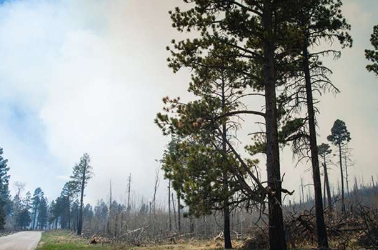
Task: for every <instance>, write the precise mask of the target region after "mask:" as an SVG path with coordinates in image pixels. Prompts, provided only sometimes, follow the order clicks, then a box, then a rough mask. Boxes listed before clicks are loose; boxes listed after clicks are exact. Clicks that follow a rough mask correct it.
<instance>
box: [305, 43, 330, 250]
mask: <svg viewBox="0 0 378 250" xmlns="http://www.w3.org/2000/svg"><path fill="white" fill-rule="evenodd" d="M303 66H304V73H305V81H306V96H307V98H306V99H307V100H306V101H307V113H308V121H309V131H310V151H311V163H312V177H313V181H314V194H315V213H316V227H317V234H318V235H317V238H318V247H319V248H321V249H328V237H327V230H326V227H325V223H324V211H323V199H322V186H321V180H320V170H319V155H318V144H317V142H316V136H317V135H316V123H315V109H314V99H313V95H312V82H311V75H310V65H309V53H308V44H307V38H306V39H305V43H304V48H303Z"/></svg>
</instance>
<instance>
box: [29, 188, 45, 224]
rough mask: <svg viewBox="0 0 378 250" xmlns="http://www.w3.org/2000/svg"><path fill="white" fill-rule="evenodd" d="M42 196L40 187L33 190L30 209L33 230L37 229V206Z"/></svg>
mask: <svg viewBox="0 0 378 250" xmlns="http://www.w3.org/2000/svg"><path fill="white" fill-rule="evenodd" d="M43 196H44V193H43V191H42V189H41V188H40V187H38V188H36V189H35V190H34V194H33V198H32V199H31V200H32V208H33V225H32V228H33V230H34V229H36V227H37V222H38V221H37V217H38V213H39V204H40V203H41V198H42V197H43Z"/></svg>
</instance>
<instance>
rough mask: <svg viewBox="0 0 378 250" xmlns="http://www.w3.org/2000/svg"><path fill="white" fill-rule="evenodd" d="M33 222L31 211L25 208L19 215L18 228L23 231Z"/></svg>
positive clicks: (17, 218) (17, 219)
mask: <svg viewBox="0 0 378 250" xmlns="http://www.w3.org/2000/svg"><path fill="white" fill-rule="evenodd" d="M31 222H32V219H31V217H30V212H29V209H27V208H23V209H22V210H21V211H20V213H18V214H17V217H16V226H17V227H18V228H21V229H26V228H27V227H28V226H29V225H30V223H31Z"/></svg>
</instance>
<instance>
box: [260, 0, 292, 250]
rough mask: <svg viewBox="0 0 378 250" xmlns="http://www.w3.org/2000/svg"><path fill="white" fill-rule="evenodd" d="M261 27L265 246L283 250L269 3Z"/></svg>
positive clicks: (272, 41)
mask: <svg viewBox="0 0 378 250" xmlns="http://www.w3.org/2000/svg"><path fill="white" fill-rule="evenodd" d="M264 3H265V4H264V11H263V17H262V21H263V28H264V32H265V33H266V34H267V35H266V37H265V39H264V69H263V74H264V84H265V108H266V111H265V112H266V156H267V175H268V188H269V189H270V190H271V192H269V195H268V207H269V244H270V250H286V249H287V246H286V239H285V230H284V223H283V215H282V184H281V170H280V152H279V145H278V125H277V120H278V116H277V106H276V105H277V100H276V80H275V62H274V60H275V58H274V55H275V46H274V39H273V33H274V31H273V29H274V28H273V13H274V8H273V7H274V6H273V2H272V0H266V1H264Z"/></svg>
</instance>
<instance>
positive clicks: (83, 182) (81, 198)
mask: <svg viewBox="0 0 378 250" xmlns="http://www.w3.org/2000/svg"><path fill="white" fill-rule="evenodd" d="M85 174H86V168H85V167H84V171H83V179H82V181H81V195H80V210H79V219H78V225H77V235H81V231H82V229H83V201H84V188H85V178H86V176H85Z"/></svg>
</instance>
